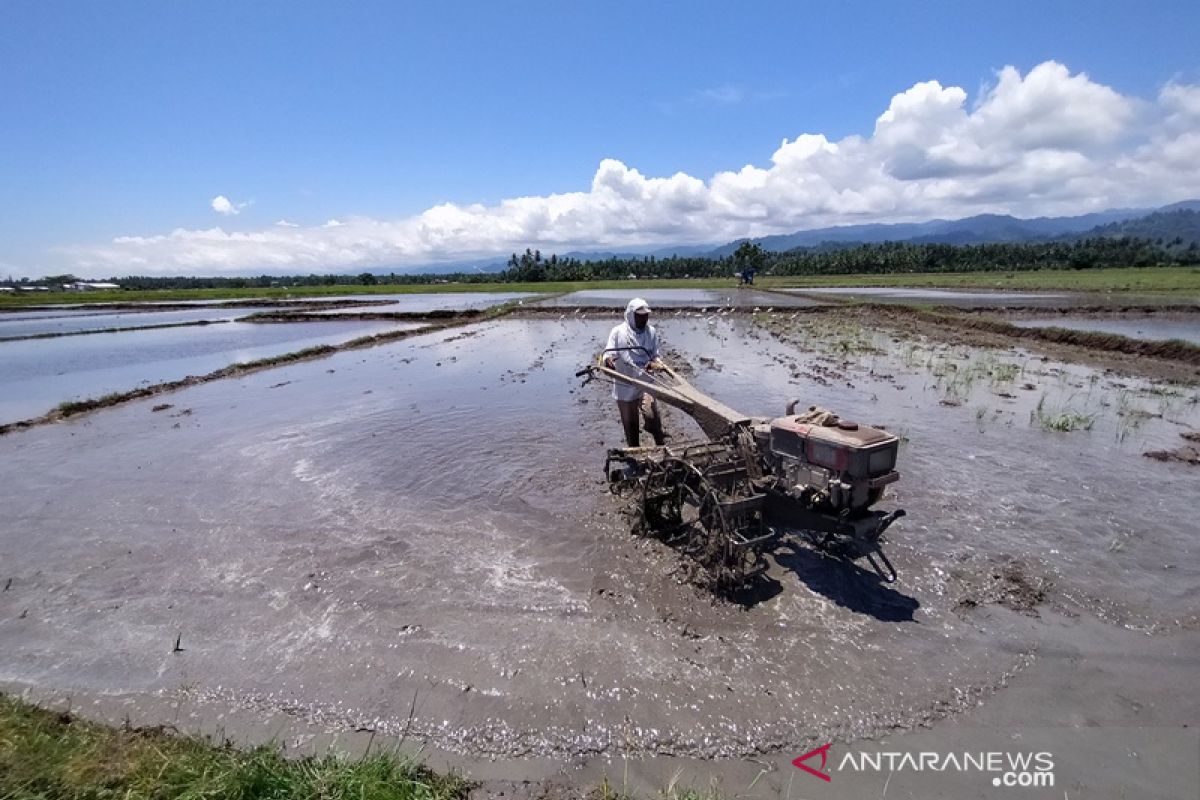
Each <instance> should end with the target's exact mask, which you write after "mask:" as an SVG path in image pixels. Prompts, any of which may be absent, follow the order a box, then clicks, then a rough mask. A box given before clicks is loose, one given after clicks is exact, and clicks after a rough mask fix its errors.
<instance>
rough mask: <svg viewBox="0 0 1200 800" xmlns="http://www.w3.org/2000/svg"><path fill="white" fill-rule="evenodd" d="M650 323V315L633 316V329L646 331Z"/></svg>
mask: <svg viewBox="0 0 1200 800" xmlns="http://www.w3.org/2000/svg"><path fill="white" fill-rule="evenodd" d="M648 322H650V315H649V314H634V315H633V327H635V328H637V329H638V330H639V331H644V330H646V323H648Z"/></svg>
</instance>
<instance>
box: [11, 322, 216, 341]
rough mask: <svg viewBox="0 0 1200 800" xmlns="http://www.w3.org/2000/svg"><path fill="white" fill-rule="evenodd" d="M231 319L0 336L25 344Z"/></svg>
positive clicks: (195, 324) (187, 325) (185, 326)
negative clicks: (31, 340)
mask: <svg viewBox="0 0 1200 800" xmlns="http://www.w3.org/2000/svg"><path fill="white" fill-rule="evenodd" d="M233 321H234V320H230V319H201V320H197V321H195V322H164V323H162V324H161V325H130V326H125V327H120V328H99V329H96V330H87V331H54V332H52V333H30V334H26V335H25V336H0V342H24V341H28V340H30V339H59V338H62V337H63V336H90V335H91V334H93V333H129V332H131V331H154V330H162V329H163V328H202V327H204V326H205V325H223V324H225V323H226V322H233Z"/></svg>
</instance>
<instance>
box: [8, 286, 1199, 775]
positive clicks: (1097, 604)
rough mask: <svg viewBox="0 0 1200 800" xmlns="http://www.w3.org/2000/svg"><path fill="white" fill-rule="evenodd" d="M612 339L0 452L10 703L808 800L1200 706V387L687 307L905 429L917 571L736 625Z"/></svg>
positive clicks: (388, 367)
mask: <svg viewBox="0 0 1200 800" xmlns="http://www.w3.org/2000/svg"><path fill="white" fill-rule="evenodd" d="M647 299H649V298H647ZM650 302H651V303H652V304H653V303H655V302H656V301H654V300H650ZM660 305H661V303H660ZM332 324H336V323H324V324H321V326H320V328H321V330H323V331H326V332H328V331H329V328H328V325H332ZM612 324H613V320H595V319H593V320H586V321H581V320H577V319H573V318H567V319H546V318H540V319H516V318H505V319H500V320H496V321H491V322H486V323H478V324H473V325H468V326H464V327H459V328H456V329H447V330H441V331H436V332H431V333H428V334H420V335H417V336H414V337H411V338H409V339H406V340H404V341H400V342H395V343H392V344H387V345H383V346H379V347H374V348H371V349H367V350H362V351H351V352H343V353H338V354H336V355H334V356H332V357H329V358H326V359H321V360H317V361H312V362H306V363H299V364H294V365H290V366H286V367H282V368H279V369H274V370H269V371H265V372H260V373H256V374H251V375H247V376H243V377H240V378H238V379H236V380H223V381H215V382H212V383H207V384H204V385H200V386H195V387H191V388H188V389H185V390H183V391H180V392H175V393H172V394H170V395H166V396H164V398H165V400H166V402H169V403H171V404H172V406H173V408H172V409H171V411H170V412H169V415H168V414H163V413H155V412H154V411H153V403H152V402H151V401H139V402H132V403H128V404H125V405H122V406H119V407H116V408H113V409H107V410H104V411H102V412H99V413H96V414H91V415H88V416H86V417H83V418H80V419H77V420H70V421H66V422H62V423H58V424H54V425H45V426H39V427H35V428H32V429H29V430H26V431H21V432H17V433H13V434H10V435H7V436H3V437H0V464H3V472H4V475H3V481H0V507H3V508H4V509H5V514H6V524H5V526H4V528H3V532H2V533H0V583H5V582H7V584H6V585H7V591H5V592H3V593H0V653H3V655H2V656H0V683H3V684H5V685H7V686H10V687H17V688H21V687H33V688H36V689H41V690H45V691H50V692H59V693H69V694H71V695H72V696H74V697H78V698H91V699H96V698H120V702H121V703H122V704H124V705H123V706H122V708H124V709H125V710H126V711H127V712H129V713H146V714H149V713H150V712H149V711H145V710H146V709H152V708H162V707H169V708H173V709H174V714H175V718H176V719H175V721H176V722H178V721H182V720H188V719H201V718H203V719H208V720H217V721H218V722H220V723H221V724H225V723H226V722H228V721H230V720H234V719H245V718H251V719H260V720H270V724H271V725H272V726H273V727H272V731H271V733H270V734H269V735H275V734H277V733H278V731H279V730H281V729H282V727H281V726H283V725H284V724H285V723H286V724H287V725H289V726H290V727H289V728H288V730H289V731H296V730H299V731H301V732H304V733H305V735H306V736H311V735H312V734H313V732H335V733H344V734H346V735H352V734H353V732H354V731H364V732H365V731H370V732H373V733H372V735H374V734H375V733H378V734H380V735H383V736H385V737H396V736H401V735H403V736H405V737H408V738H410V739H415V740H418V741H420V742H423V743H425V744H426V745H427V746H428V747H429V748H430V752H434V753H437V754H439V756H438V757H439V758H442V757H444V758H446V759H449V760H451V761H454V763H459V764H462V765H466V766H467V768H468V771H469V772H471V773H472V774H484V775H487V774H496V775H507V776H510V777H511V776H514V775H515V776H524V777H530V776H537V775H545V776H553V775H557V776H560V777H562V776H567V779H571V776H574V778H575V779H579V777H580V776H585V779H592V778H594V777H596V776H597V775H599V774H602V773H604V772H606V771H607V772H608V774H610V775H611V774H612V770H613V769H614V766H613V765H614V764H616V765H618V766H616V767H615V768H616V769H620V766H619V765H620V764H621V763H626V765H628V763H633V764H634V765H635V766H634V769H635V771H639V772H640V774H642V775H643V776H645V777H646V780H647V781H649V782H650V783H651V784H653V783H654V782H655V781H660V783H659V784H658V785H659V786H662V785H665V783H666V781H667V780H669V779H670V776H671V774H673V772H674V771H675V770H677V769H680V768H687V769H692V770H695V769H701V768H700V767H697V766H696V765H697V764H698V763H699V762H696V761H692V759H706V760H707V761H706V764H707V766H706V767H705V768H711V769H713V770H715V771H718V772H722V771H724V772H728V773H730V774H732V773H733V772H736V771H737V770H739V769H741V770H743V771H744V770H747V769H750V767H748V766H747V765H764V764H765V765H766V766H763V767H762V769H763V770H765V771H769V772H771V773H772V774H771V775H770V776H769V777H768V778H766V779H764V780H763V781H762V782H761V783H760V784H758V786H757V789H756V791H767V790H768V789H769V790H770V791H778V792H779V794H780V795H781V796H782V793H783V786H784V785H785V784H788V785H790V784H789V782H788V781H787V775H786V774H785V773H784V772H782V771H779V769H780V768H779V765H780V764H782V765H784V766H786V764H787V760H790V759H791V758H793V757H795V755H797V754H799V753H801V752H805V751H806V750H807V749H809V748H808V747H806V745H811V744H812V743H814V742H825V741H830V740H837V741H854V740H861V739H864V738H877V737H889V736H894V735H897V734H902V733H903V732H904V731H909V730H912V729H914V728H930V727H931V729H932V732H933V733H938V732H943V733H945V732H947V731H949V732H950V735H951V736H952V735H953V730H954V728H953V726H955V725H957V724H960V722H966V723H970V722H971V721H980V720H983V721H985V722H986V721H989V720H990V721H991V722H993V723H994V722H996V721H998V720H1000V719H1004V718H1006V715H1007V718H1010V721H1011V717H1013V716H1014V715H1017V714H1018V713H1019V714H1021V715H1023V716H1022V724H1025V725H1031V726H1064V725H1065V726H1076V725H1125V726H1157V725H1179V724H1181V723H1187V722H1189V721H1191V722H1194V721H1195V720H1196V718H1197V716H1198V710H1200V709H1198V703H1197V700H1196V698H1195V695H1194V693H1189V692H1187V691H1185V690H1182V687H1185V686H1186V685H1187V684H1188V683H1189V682H1190V681H1191V680H1192V679H1193V678H1194V675H1195V674H1196V672H1197V669H1198V668H1200V558H1197V555H1198V554H1197V550H1198V548H1200V541H1198V540H1197V537H1196V533H1197V525H1196V522H1195V508H1194V506H1195V496H1196V495H1195V492H1194V491H1192V490H1191V489H1190V488H1189V487H1191V486H1194V482H1195V480H1196V475H1195V473H1194V471H1193V470H1194V469H1195V468H1194V467H1192V466H1189V465H1186V464H1181V463H1172V462H1160V461H1156V460H1153V459H1148V458H1145V457H1143V455H1142V454H1143V452H1145V451H1148V450H1154V449H1159V448H1169V447H1174V446H1176V445H1177V444H1178V443H1179V440H1180V438H1181V434H1183V433H1194V432H1195V431H1196V430H1197V429H1198V428H1200V403H1198V400H1200V390H1197V389H1196V388H1195V387H1193V386H1181V385H1174V384H1166V383H1159V382H1154V381H1151V380H1147V379H1144V378H1137V377H1130V376H1120V375H1117V374H1115V373H1108V372H1104V371H1097V370H1093V369H1089V368H1085V367H1081V366H1078V365H1075V364H1068V363H1061V362H1057V361H1054V360H1049V359H1047V358H1045V357H1043V356H1039V355H1038V354H1037V353H1036V352H1031V351H1027V350H1023V349H1018V348H1008V349H997V348H979V347H971V346H966V345H951V344H947V343H944V342H940V341H937V340H933V339H928V338H926V337H924V336H921V335H919V334H914V333H904V332H900V331H891V330H888V329H881V328H879V327H878V326H876V325H873V324H871V322H870V320H864V319H863V318H862V317H861V316H860V315H856V314H850V313H843V312H840V311H839V312H833V313H825V314H797V313H795V312H793V313H786V312H785V313H775V314H758V315H750V314H743V315H735V314H704V315H695V316H692V315H689V316H683V317H665V318H661V319H660V320H659V321H658V324H659V326H660V332H661V333H662V335H663V336H664V338H665V341H666V345H667V347H668V352H669V353H670V356H669V358H673V359H675V360H676V361H677V362H679V363H687V364H690V365H693V366H694V367H695V368H696V371H695V372H694V374H693V375H692V380H693V382H694V383H695V385H696V386H697V387H698V388H700V389H701V390H703V391H706V392H708V393H710V394H712V395H713V396H714V397H717V398H719V399H720V400H721V401H723V402H725V403H726V404H728V405H730V406H732V407H733V408H736V409H739V410H742V411H744V412H746V413H748V414H752V415H761V416H775V415H780V414H782V413H783V407H784V404H785V403H786V402H787V401H788V400H791V399H793V398H799V399H800V400H801V402H802V403H803V404H820V405H822V406H825V407H828V408H832V409H834V410H836V411H838V412H839V413H840V414H842V415H843V416H844V417H849V418H852V419H856V420H858V421H860V422H863V423H867V424H871V425H876V426H882V427H885V428H887V429H888V430H890V431H892V432H894V433H897V434H899V435H901V436H902V437H903V438H902V441H903V444H902V446H901V450H900V463H899V469H900V471H901V473H902V476H903V477H902V480H901V482H900V483H899V484H897V485H896V486H895V487H894V489H895V491H894V492H892V493H891V496H890V498H889V499H888V500H886V501H885V502H884V503H883V505H884V506H885V507H894V506H897V505H898V506H902V507H903V508H905V509H906V510H907V511H908V515H909V516H908V517H907V518H906V519H903V520H901V521H900V522H899V523H897V524H896V525H895V526H894V527H893V528H892V529H891V530H890V531H889V533H888V538H889V543H888V544H887V546H886V547H887V551H888V553H889V555H890V557H891V560H892V561H893V562H894V564H895V566H896V568H897V570H898V572H899V576H900V577H899V580H898V581H896V582H895V583H891V584H888V583H884V582H882V581H881V580H879V578H878V577H877V576H876V575H875V574H874V573H873V572H871V571H870V570H869V569H868V568H866V566H865V565H864V564H862V563H858V562H850V561H844V560H839V559H834V558H832V557H828V556H825V555H822V554H820V553H819V552H817V551H816V550H814V549H812V548H811V547H809V546H807V545H806V544H804V543H802V542H801V541H800V540H799V539H796V540H793V541H794V544H791V545H786V546H783V547H781V548H780V549H779V550H778V551H777V552H776V553H775V554H774V555H773V557H772V566H771V570H770V573H769V579H770V590H769V591H764V592H763V593H761V594H760V595H759V596H756V597H755V598H752V599H750V600H747V601H746V602H745V603H744V604H735V603H728V602H720V601H714V600H713V599H712V598H711V597H710V596H708V595H705V594H703V593H701V592H699V591H698V590H697V589H695V588H694V587H692V586H690V585H689V584H688V583H686V582H685V581H683V580H682V579H681V578H680V572H681V570H680V564H679V562H678V557H677V556H676V554H674V553H673V552H672V551H670V550H669V549H667V548H665V547H664V546H662V545H661V544H659V543H658V542H655V541H650V540H641V539H636V538H634V537H632V536H631V535H630V534H629V533H628V527H627V525H628V523H627V520H626V518H625V517H624V516H623V515H622V510H623V509H624V508H625V506H624V505H623V503H622V502H621V501H619V500H618V499H617V498H615V497H613V496H612V495H610V494H608V492H607V491H606V485H605V482H604V479H603V471H602V465H603V462H604V453H605V451H606V449H607V448H609V447H615V446H619V445H620V426H619V424H618V422H617V419H616V413H615V409H614V408H612V405H613V403H612V401H611V399H610V397H609V394H608V390H607V387H604V386H602V385H599V384H598V383H592V384H590V385H587V386H580V383H579V379H578V378H576V377H575V374H574V373H575V372H576V371H577V370H578V369H579V368H580V367H581V366H582V365H583V364H585V363H587V362H588V361H590V360H591V359H592V358H594V356H595V354H596V352H597V350H598V349H599V347H600V346H601V343H602V342H603V340H604V338H605V336H606V334H607V332H608V329H609V327H610V326H611V325H612ZM222 327H226V326H222ZM287 327H292V326H287ZM267 328H268V329H269V328H270V326H267ZM93 338H100V337H76V339H84V340H91V339H93ZM701 358H703V359H704V360H703V361H701ZM156 401H157V402H162V400H159V399H156ZM667 415H668V419H667V428H668V432H669V433H671V434H672V435H673V436H675V437H677V438H682V437H691V436H695V435H698V429H697V428H696V427H695V425H694V424H693V423H692V422H691V421H690V420H689V419H687V418H686V417H684V416H683V415H682V414H680V413H679V412H676V411H674V410H668V411H667ZM1126 652H1127V653H1134V652H1136V653H1140V654H1142V659H1143V660H1142V661H1134V662H1130V661H1128V659H1120V658H1114V657H1113V654H1114V653H1126ZM1150 659H1153V663H1150V662H1149V660H1150ZM1131 664H1132V666H1131ZM1145 674H1153V675H1155V676H1158V677H1159V678H1160V680H1157V681H1156V682H1154V683H1152V684H1145V683H1143V682H1142V680H1141V676H1142V675H1145ZM1055 686H1058V687H1060V689H1059V690H1058V691H1050V689H1049V688H1048V687H1055ZM1087 686H1092V687H1094V690H1095V691H1096V692H1103V697H1100V696H1097V698H1096V699H1095V700H1094V701H1088V700H1087V697H1088V690H1087V689H1086V687H1087ZM1068 687H1069V688H1068ZM1160 687H1161V688H1160ZM1169 690H1179V692H1178V694H1170V695H1169V696H1168V695H1167V692H1168V691H1169ZM1114 693H1115V694H1116V695H1117V696H1119V697H1120V698H1124V699H1123V700H1121V701H1120V702H1118V701H1116V700H1112V701H1110V700H1108V699H1104V698H1111V697H1112V696H1113V694H1114ZM1081 696H1082V697H1083V700H1082V701H1081ZM83 702H84V701H83V700H82V699H80V700H79V701H77V703H76V705H77V706H78V705H80V704H82V703H83ZM1081 702H1084V703H1086V705H1085V706H1083V707H1081V706H1080V703H1081ZM156 713H157V712H156ZM159 721H172V720H159ZM913 735H917V734H913ZM801 748H803V749H801ZM622 758H628V759H631V760H632V761H631V762H622V761H620V759H622ZM455 760H457V761H455ZM681 765H683V766H682V767H681ZM626 768H628V766H626ZM758 769H759V766H754V767H753V769H752V770H751V771H750V772H748V775H749V777H751V778H754V777H755V771H754V770H758ZM788 769H790V767H789V768H788ZM760 774H761V773H760ZM1139 774H1141V773H1139ZM756 780H757V779H756ZM743 785H744V784H743ZM878 790H879V787H878V786H876V787H874V788H873V792H874V794H878ZM885 791H886V789H885ZM796 796H800V795H799V794H797V795H796ZM1164 796H1165V795H1164Z"/></svg>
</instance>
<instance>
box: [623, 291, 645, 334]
mask: <svg viewBox="0 0 1200 800" xmlns="http://www.w3.org/2000/svg"><path fill="white" fill-rule="evenodd" d="M639 311H640V312H643V313H645V314H649V313H650V304H649V303H647V302H646V301H645V300H643V299H642V298H640V297H635V298H633V299H632V300H630V301H629V305H627V306H625V322H626V323H628V325H629V327H630V328H634V324H633V315H634V314H636V313H638V312H639Z"/></svg>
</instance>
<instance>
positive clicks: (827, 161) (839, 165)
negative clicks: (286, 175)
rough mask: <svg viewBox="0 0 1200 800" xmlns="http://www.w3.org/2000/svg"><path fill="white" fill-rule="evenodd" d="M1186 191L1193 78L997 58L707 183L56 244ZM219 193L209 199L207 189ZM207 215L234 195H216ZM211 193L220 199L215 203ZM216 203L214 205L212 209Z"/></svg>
mask: <svg viewBox="0 0 1200 800" xmlns="http://www.w3.org/2000/svg"><path fill="white" fill-rule="evenodd" d="M1198 196H1200V86H1196V85H1184V84H1178V83H1169V84H1167V85H1166V86H1164V87H1163V88H1162V89H1161V90H1160V91H1159V93H1158V95H1157V96H1156V97H1154V98H1151V99H1142V98H1135V97H1129V96H1124V95H1122V94H1120V93H1119V92H1117V91H1115V90H1114V89H1112V88H1110V87H1108V86H1105V85H1102V84H1099V83H1096V82H1095V81H1092V80H1091V79H1090V78H1089V77H1088V76H1087V75H1086V74H1084V73H1074V74H1072V73H1071V72H1070V70H1068V69H1067V67H1065V66H1064V65H1062V64H1059V63H1056V62H1053V61H1048V62H1046V63H1043V64H1040V65H1038V66H1037V67H1034V68H1033V69H1032V70H1030V71H1029V73H1028V74H1025V75H1022V74H1021V73H1020V72H1019V71H1018V70H1017V69H1015V68H1014V67H1005V68H1004V69H1002V70H1000V71H999V72H998V73H997V74H996V76H995V82H994V83H993V84H992V85H991V86H990V87H988V88H986V89H985V90H984V91H982V92H981V94H980V96H978V97H977V98H975V100H974V101H973V102H969V97H968V94H967V92H966V91H964V90H963V89H962V88H960V87H957V86H942V85H941V84H940V83H939V82H938V81H936V80H933V81H928V82H924V83H918V84H916V85H915V86H912V87H911V88H909V89H907V90H905V91H903V92H901V93H899V94H897V95H895V96H894V97H893V98H892V101H891V103H890V104H889V106H888V108H887V109H885V110H884V111H883V112H882V113H881V114H880V115H879V117H878V118H877V120H876V122H875V128H874V130H873V131H872V132H871V133H870V135H863V136H859V135H854V136H848V137H846V138H843V139H840V140H837V141H831V140H829V139H827V138H826V137H825V136H824V135H822V134H819V133H803V134H801V135H799V136H797V137H796V138H795V139H784V140H783V142H782V143H781V144H780V145H779V148H778V149H777V150H776V151H775V152H774V153H773V154H772V155H771V156H770V164H769V165H768V166H753V165H747V166H744V167H742V168H741V169H739V170H736V171H727V172H719V173H717V174H716V175H713V176H712V177H711V178H709V179H708V180H707V181H705V180H702V179H700V178H696V177H693V176H690V175H686V174H684V173H682V172H680V173H676V174H674V175H671V176H669V177H651V176H646V175H643V174H642V173H641V172H639V171H638V170H637V169H636V168H633V167H630V166H627V165H626V164H624V163H622V162H621V161H619V160H617V159H612V158H609V159H604V160H603V161H601V162H600V165H599V167H598V168H597V170H596V173H595V176H594V177H593V179H592V184H591V186H590V187H588V189H587V190H586V191H577V192H569V193H564V194H551V195H545V196H536V197H517V198H513V199H509V200H504V201H502V202H500V203H499V204H497V205H490V206H484V205H478V204H475V205H459V204H454V203H446V204H443V205H439V206H434V207H433V208H430V209H428V210H426V211H425V212H423V213H421V214H419V215H416V216H413V217H408V218H404V219H396V220H382V219H371V218H365V217H347V218H344V219H341V220H330V221H328V222H325V223H323V224H320V225H316V226H297V225H295V224H293V223H287V222H284V221H283V220H281V221H280V223H278V224H276V225H273V226H271V227H269V228H266V229H263V230H249V231H237V230H225V229H224V228H220V227H216V228H210V229H207V230H186V229H182V228H181V229H176V230H174V231H171V232H169V233H164V234H161V235H156V236H122V237H118V238H116V239H114V240H112V241H111V242H109V243H108V244H105V245H99V246H93V247H84V248H76V249H74V250H72V251H70V257H71V258H72V259H73V264H74V266H75V267H76V268H77V269H78V270H79V271H90V272H97V273H103V274H128V273H138V272H142V273H192V274H217V273H222V272H244V271H248V270H263V271H268V272H272V271H273V272H309V271H315V272H323V271H346V270H351V269H359V268H369V267H393V268H396V269H403V268H404V267H405V266H406V265H415V264H426V263H431V262H439V261H449V260H460V259H469V258H476V257H478V258H491V257H494V256H496V255H497V254H506V253H509V252H512V251H514V250H523V249H524V248H525V247H527V246H537V247H540V248H541V249H543V250H550V251H554V250H557V251H559V252H563V251H567V250H575V249H588V248H606V249H607V248H622V247H638V246H654V245H666V244H687V243H706V242H724V241H728V240H730V239H734V238H737V237H740V236H761V235H766V234H771V233H788V232H791V231H795V230H800V229H806V228H817V227H824V226H828V225H837V224H851V223H860V222H868V221H869V222H895V221H909V220H925V219H929V218H933V217H944V218H958V217H964V216H969V215H971V214H977V213H982V212H994V213H1010V214H1014V215H1017V216H1035V215H1061V214H1080V213H1086V212H1088V211H1097V210H1102V209H1106V208H1113V207H1137V206H1154V205H1159V204H1163V203H1167V202H1172V201H1175V200H1181V199H1185V198H1193V197H1198ZM218 201H222V202H218ZM212 206H213V209H214V210H215V211H217V212H218V213H221V214H225V215H230V216H231V215H234V214H236V213H237V211H239V210H240V206H238V205H237V204H234V203H232V202H231V201H229V200H228V199H227V198H225V197H223V196H220V197H217V198H214V200H213V201H212ZM218 206H220V207H218ZM223 209H225V210H223Z"/></svg>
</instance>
